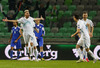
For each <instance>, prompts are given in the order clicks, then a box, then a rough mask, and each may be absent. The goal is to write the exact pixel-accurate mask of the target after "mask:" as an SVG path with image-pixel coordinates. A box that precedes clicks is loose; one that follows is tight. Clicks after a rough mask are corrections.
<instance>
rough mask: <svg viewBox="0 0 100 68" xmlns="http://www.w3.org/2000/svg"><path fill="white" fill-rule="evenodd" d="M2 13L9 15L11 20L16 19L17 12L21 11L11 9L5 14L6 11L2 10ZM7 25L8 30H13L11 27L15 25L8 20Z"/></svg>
mask: <svg viewBox="0 0 100 68" xmlns="http://www.w3.org/2000/svg"><path fill="white" fill-rule="evenodd" d="M2 13H3V15H4V16H5V17H7V18H8V19H9V20H14V19H15V18H16V16H17V14H18V13H19V11H17V12H16V13H15V11H14V10H10V11H9V12H8V13H7V14H5V13H4V12H2ZM7 26H8V32H11V29H12V27H13V23H11V22H7Z"/></svg>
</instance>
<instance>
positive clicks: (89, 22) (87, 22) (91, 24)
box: [82, 19, 94, 32]
mask: <svg viewBox="0 0 100 68" xmlns="http://www.w3.org/2000/svg"><path fill="white" fill-rule="evenodd" d="M82 21H84V19H82ZM84 22H85V23H86V24H90V27H93V26H94V25H93V22H92V21H91V20H90V19H86V21H84ZM86 28H87V30H88V27H87V26H86ZM88 32H89V30H88Z"/></svg>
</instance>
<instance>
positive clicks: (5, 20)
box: [3, 18, 17, 22]
mask: <svg viewBox="0 0 100 68" xmlns="http://www.w3.org/2000/svg"><path fill="white" fill-rule="evenodd" d="M3 21H4V22H17V20H8V19H7V18H6V19H3Z"/></svg>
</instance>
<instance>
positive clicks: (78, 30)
mask: <svg viewBox="0 0 100 68" xmlns="http://www.w3.org/2000/svg"><path fill="white" fill-rule="evenodd" d="M79 32H80V29H77V31H76V32H75V33H74V34H73V35H71V37H74V36H75V35H76V34H78V33H79Z"/></svg>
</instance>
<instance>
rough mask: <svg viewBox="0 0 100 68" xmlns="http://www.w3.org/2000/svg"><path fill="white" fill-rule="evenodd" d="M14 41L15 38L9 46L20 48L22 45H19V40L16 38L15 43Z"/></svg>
mask: <svg viewBox="0 0 100 68" xmlns="http://www.w3.org/2000/svg"><path fill="white" fill-rule="evenodd" d="M14 41H15V40H12V41H11V47H14V46H16V49H21V48H22V46H21V40H18V41H17V43H15V42H14Z"/></svg>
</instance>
